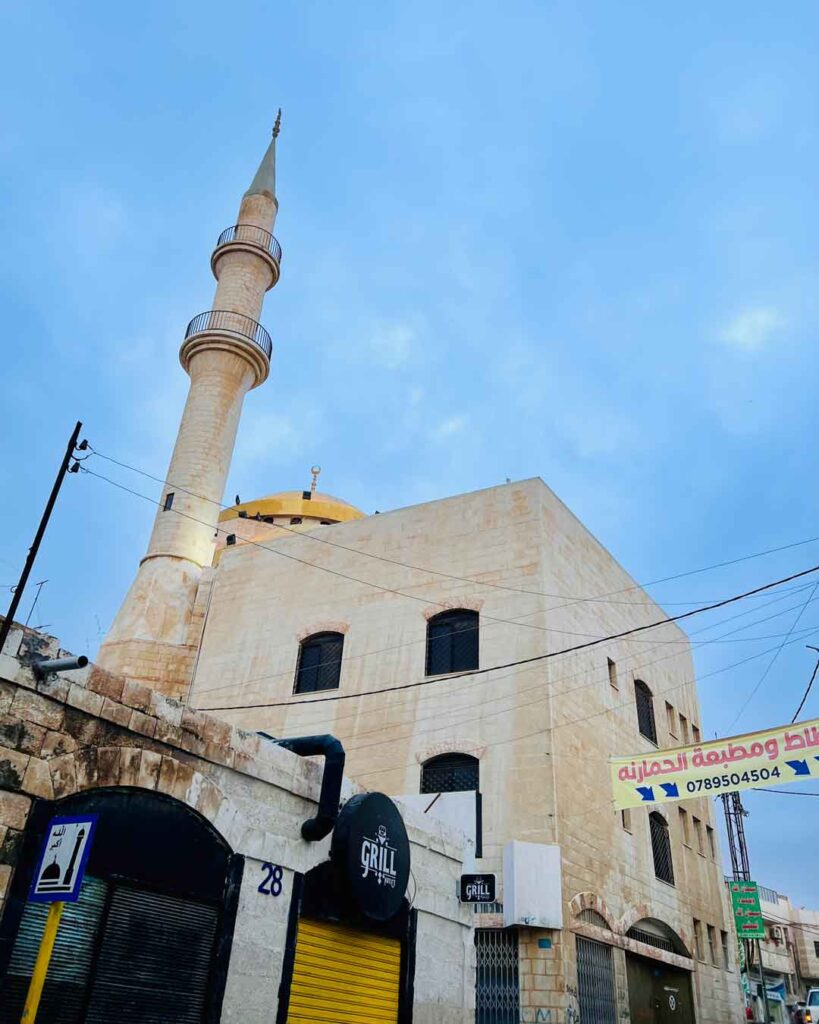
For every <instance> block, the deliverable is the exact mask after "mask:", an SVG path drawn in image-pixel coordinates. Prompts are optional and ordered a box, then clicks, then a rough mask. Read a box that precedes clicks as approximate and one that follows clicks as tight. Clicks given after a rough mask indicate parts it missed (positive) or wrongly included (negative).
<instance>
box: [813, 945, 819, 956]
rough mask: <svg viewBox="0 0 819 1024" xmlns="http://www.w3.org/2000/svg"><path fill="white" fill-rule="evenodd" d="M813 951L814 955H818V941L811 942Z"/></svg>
mask: <svg viewBox="0 0 819 1024" xmlns="http://www.w3.org/2000/svg"><path fill="white" fill-rule="evenodd" d="M813 953H814V956H819V942H814V944H813Z"/></svg>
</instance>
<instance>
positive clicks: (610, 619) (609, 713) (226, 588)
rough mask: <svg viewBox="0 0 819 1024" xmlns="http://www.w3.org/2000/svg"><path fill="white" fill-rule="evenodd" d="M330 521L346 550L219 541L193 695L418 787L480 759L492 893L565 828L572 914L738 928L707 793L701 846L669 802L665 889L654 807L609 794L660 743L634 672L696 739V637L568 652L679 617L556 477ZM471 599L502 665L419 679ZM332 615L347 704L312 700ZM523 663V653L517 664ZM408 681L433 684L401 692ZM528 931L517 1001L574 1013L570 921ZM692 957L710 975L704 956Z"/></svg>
mask: <svg viewBox="0 0 819 1024" xmlns="http://www.w3.org/2000/svg"><path fill="white" fill-rule="evenodd" d="M321 536H322V537H326V538H327V539H330V540H332V542H333V544H332V545H326V544H319V543H317V542H316V541H315V540H314V539H311V537H310V535H309V534H305V535H304V536H289V537H286V538H280V539H277V538H275V537H273V538H271V539H270V541H266V544H267V545H268V546H269V547H271V548H273V549H275V550H274V551H265V550H262V549H260V548H257V547H254V546H252V545H249V546H245V547H236V548H231V549H229V550H226V551H225V552H224V554H223V556H222V559H221V561H220V563H219V566H218V568H217V569H216V571H215V574H214V584H213V591H212V599H211V605H210V611H209V615H208V621H207V625H206V628H205V632H204V635H203V641H202V648H201V652H200V657H199V663H198V666H197V670H196V676H195V679H194V682H193V686H192V694H191V701H192V703H193V704H194V705H195V706H198V707H202V708H221V709H226V708H235V709H236V710H220V711H219V712H218V713H219V714H222V715H225V716H226V717H228V718H229V719H230V720H231V721H233V722H234V723H236V724H241V725H245V726H249V725H250V724H251V723H253V724H254V726H255V727H257V728H263V729H265V730H266V731H270V732H272V733H273V734H274V735H281V734H285V733H287V732H304V733H306V732H322V731H331V732H333V733H334V734H336V735H338V736H339V737H340V738H342V740H343V741H344V743H345V746H346V747H347V749H348V751H349V761H348V765H349V769H350V773H351V775H352V776H353V777H354V778H356V779H357V780H358V781H360V782H361V783H363V784H365V785H368V786H369V785H377V786H378V787H380V788H382V789H384V791H385V792H390V793H417V792H418V791H419V782H420V770H421V764H422V763H423V762H424V761H425V760H426V759H428V758H429V757H432V756H434V755H436V754H439V753H444V752H449V751H460V752H464V753H469V754H471V755H473V756H474V757H476V758H478V759H479V765H480V789H481V792H482V794H483V823H484V856H483V860H482V861H480V870H486V871H494V872H495V873H496V874H497V875H498V876H499V883H500V885H499V897H498V898H499V899H500V900H502V898H503V895H502V893H503V880H502V863H501V852H502V849H503V845H504V844H505V843H506V842H507V841H509V840H511V839H521V840H526V841H529V842H542V843H558V844H559V845H560V847H561V851H562V857H563V896H564V906H565V907H568V906H569V905H570V903H571V901H572V899H573V898H574V897H575V896H576V895H577V894H579V893H592V894H594V895H595V896H596V897H598V898H600V899H603V900H604V901H605V902H606V903H607V904H608V905H609V907H610V909H611V913H612V915H613V916H614V918H615V919H617V920H623V919H624V915H626V914H627V912H629V911H630V910H631V909H633V908H635V907H639V908H642V910H643V915H644V916H647V917H654V918H657V919H659V920H662V921H663V922H665V923H666V924H667V925H668V926H669V927H670V928H672V929H673V930H674V931H675V932H676V933H677V934H678V935H679V936H680V937H681V939H682V941H683V942H684V943H685V945H686V947H687V948H688V949H689V951H691V950H692V949H693V946H692V942H693V922H694V920H695V919H697V920H698V921H700V922H701V925H702V927H703V929H704V928H705V927H706V926H707V925H711V926H712V927H713V928H715V929H716V933H717V934H719V932H720V931H722V930H724V931H726V932H728V933H729V934H730V932H731V928H732V924H731V919H730V915H729V914H728V912H727V908H726V903H725V893H724V886H723V883H722V865H721V863H720V855H719V849H718V846H717V845H716V844H715V845H714V849H713V850H712V849H711V847H710V845H709V841H708V831H707V830H708V829H711V830H715V828H716V823H715V819H714V812H713V808H712V806H711V804H710V802H709V801H706V800H692V801H684V802H683V803H681V804H680V805H679V808H684V810H685V813H686V815H687V816H688V818H687V820H688V828H689V837H688V840H687V841H686V839H685V837H684V836H683V820H684V819H683V818H682V817H681V816H680V811H679V808H678V806H677V805H670V807H669V808H668V809H667V810H666V811H664V813H666V815H667V818H668V821H669V828H670V835H671V843H672V856H673V862H674V872H675V884H674V885H673V886H671V885H667V884H666V883H664V882H661V881H659V880H658V879H657V878H656V877H655V871H654V864H653V859H652V854H651V845H650V840H649V832H648V815H647V813H646V812H645V811H643V810H640V809H635V810H634V811H633V812H631V813H630V814H629V815H628V816H627V820H624V819H623V818H622V817H621V815H620V814H619V812H615V811H614V810H613V807H612V801H611V797H610V783H609V773H608V758H609V756H610V755H612V754H629V753H638V752H641V751H645V750H648V749H656V748H654V747H653V745H652V744H651V742H650V741H648V740H646V739H645V738H644V737H642V736H641V735H640V733H639V730H638V727H637V716H636V709H635V702H634V682H635V679H638V678H639V679H642V680H643V681H644V682H645V683H646V684H647V685H648V686H649V688H650V689H651V691H652V693H653V695H654V711H655V719H656V723H657V730H658V745H659V746H661V747H668V746H671V747H673V746H678V745H680V744H681V743H684V742H688V741H690V740H692V739H695V738H696V733H695V731H694V730H695V728H696V729H702V728H703V723H702V721H701V716H700V711H699V704H698V700H697V694H696V684H695V681H694V668H693V663H692V659H691V654H690V648H689V643H688V639H687V637H686V636H685V634H684V633H683V632H682V631H681V630H679V629H678V628H677V627H676V626H673V625H665V626H662V627H661V628H657V629H652V630H651V631H650V632H648V633H645V634H638V635H636V636H634V637H631V638H623V639H621V640H615V641H608V642H606V643H605V644H601V645H599V646H594V647H589V648H586V649H584V650H582V651H577V652H575V653H571V654H564V653H558V652H562V651H564V649H565V648H568V647H573V646H576V645H579V644H583V643H587V642H588V641H590V640H595V639H599V638H603V637H607V636H610V635H614V634H619V633H622V632H625V631H627V630H631V629H634V628H636V627H640V626H645V625H647V624H650V623H654V622H656V621H658V620H662V619H663V618H664V617H665V613H664V612H663V610H662V609H661V608H660V607H659V606H658V605H657V604H656V603H655V602H654V601H653V600H652V599H651V597H650V595H648V594H647V593H646V592H645V591H643V590H642V589H641V588H640V587H639V586H638V585H637V584H636V583H635V581H634V580H633V579H632V578H631V577H630V576H629V575H628V573H626V572H625V571H624V570H623V569H622V567H621V566H619V565H618V564H617V562H616V561H615V560H614V559H613V558H612V556H611V555H610V554H609V552H608V551H606V549H605V548H604V547H603V546H602V545H601V544H600V543H599V541H597V540H596V539H595V538H594V537H593V536H592V535H591V534H590V533H589V532H588V530H586V529H585V527H584V526H583V525H582V524H581V523H580V522H579V521H578V520H577V519H576V517H574V516H573V515H572V513H571V512H570V511H569V510H568V509H567V508H566V507H565V506H564V505H563V504H562V503H561V502H560V501H559V499H558V498H557V497H556V496H555V495H554V494H553V493H552V492H551V491H550V490H549V489H548V488H547V487H546V486H545V485H544V484H543V482H542V481H540V480H537V479H535V480H528V481H523V482H521V483H516V484H510V485H505V486H501V487H495V488H490V489H488V490H485V491H479V492H475V493H473V494H465V495H459V496H457V497H453V498H447V499H444V500H441V501H436V502H429V503H427V504H424V505H419V506H415V507H413V508H408V509H400V510H397V511H395V512H389V513H386V514H383V515H379V516H372V517H369V518H368V519H364V520H358V521H356V522H351V523H344V524H338V525H335V526H329V527H325V528H324V529H323V531H322V533H321ZM336 545H338V546H336ZM277 551H280V552H281V553H282V554H283V555H285V556H289V557H284V558H282V557H278V556H277V554H276V553H275V552H277ZM372 556H376V557H372ZM378 556H381V557H382V559H383V560H379V557H378ZM305 561H307V562H314V563H316V564H317V566H318V567H317V568H313V567H312V566H310V565H305V564H304V562H305ZM322 568H324V569H329V570H330V571H329V572H326V571H322ZM368 583H369V584H376V586H372V585H368ZM458 607H466V608H471V609H473V610H475V611H478V612H479V614H480V623H481V624H480V644H479V646H480V666H481V667H482V668H483V667H488V666H508V667H505V668H499V669H498V670H497V671H493V672H488V673H485V674H480V673H479V674H476V675H470V676H467V677H466V678H455V679H447V678H446V677H439V678H435V679H431V680H428V681H427V680H425V677H424V671H425V665H424V652H425V636H426V622H427V619H428V618H429V617H430V616H431V615H433V614H435V613H436V612H438V611H440V610H442V609H444V608H458ZM324 629H333V630H337V631H339V632H342V633H343V634H344V654H343V661H342V668H341V679H340V689H339V696H341V697H342V699H340V700H330V701H329V702H326V701H324V700H323V698H325V697H327V696H331V697H332V696H333V695H331V694H318V695H315V697H314V700H311V702H309V703H305V702H303V701H304V699H303V698H302V699H301V701H302V702H301V703H299V701H300V698H298V697H294V696H293V684H294V678H295V672H296V664H297V658H298V645H299V641H300V639H302V638H303V637H305V636H307V635H309V634H310V633H312V632H318V631H320V630H324ZM543 655H548V657H547V658H545V659H543V658H542V657H541V656H543ZM528 659H536V660H528ZM518 661H523V662H524V664H520V665H511V664H510V663H513V662H518ZM415 683H420V684H422V685H410V686H409V687H408V686H407V684H415ZM375 690H377V691H380V692H379V693H377V694H373V695H372V696H363V695H362V696H360V697H357V696H355V695H356V694H358V693H363V692H364V691H375ZM390 690H394V692H390ZM385 691H386V692H385ZM313 696H314V695H310V697H311V698H313ZM297 703H299V706H295V705H296V704H297ZM666 705H668V708H667V707H666ZM669 709H670V710H669ZM683 728H684V729H685V733H683ZM694 819H696V820H697V822H698V823H699V828H700V830H701V835H702V840H703V847H702V852H700V849H699V847H698V845H697V844H696V843H695V841H694V838H693V835H694V831H693V830H694V824H695V822H694ZM715 834H716V833H715V832H713V831H712V837H713V835H715ZM636 920H637V919H636V918H633V919H632V920H631V921H630V922H629V926H630V925H631V924H633V923H635V921H636ZM487 923H488V922H487V921H483V920H481V921H480V924H481V925H482V926H485V925H486V924H487ZM567 927H570V926H567ZM625 930H627V928H626V929H625ZM565 931H566V930H565V929H564V932H565ZM536 938H537V937H536V936H535V935H529V934H528V933H525V932H523V933H522V949H523V950H524V953H525V955H523V959H522V961H521V972H522V973H521V977H522V980H523V986H524V993H523V1001H524V1005H526V1006H528V1007H532V1006H534V1005H535V1004H534V1003H532V1002H531V999H532V998H538V999H539V998H540V997H539V996H537V997H533V996H532V993H533V992H545V993H551V995H550V997H549V999H550V1001H548V1002H540V1003H537V1005H543V1006H549V1007H551V1008H552V1009H553V1010H554V1011H555V1012H559V1013H560V1014H563V1017H560V1018H559V1019H560V1020H561V1021H562V1020H563V1019H564V1017H565V1015H566V1014H569V1015H570V1014H571V1012H572V992H571V990H572V989H576V984H577V981H576V967H575V961H574V957H575V954H574V943H573V939H572V937H571V934H568V937H567V934H563V935H561V936H557V937H556V938H555V941H554V943H553V946H552V950H553V952H550V954H549V955H545V954H544V952H543V950H541V949H540V948H539V947H537V942H536ZM533 943H534V945H533ZM530 951H531V953H532V956H531V957H530V956H529V952H530ZM686 963H687V965H688V968H689V969H691V968H693V969H694V970H695V971H700V970H701V971H702V976H703V977H705V974H706V968H704V967H703V968H702V969H700V967H699V966H698V964H697V963H694V962H693V961H692V960H691V958H687V959H686ZM555 964H559V965H560V969H559V970H557V969H556V968H555V966H554V965H555ZM547 965H551V966H550V967H549V968H548V971H547ZM623 970H624V961H623ZM708 970H711V968H708ZM552 971H554V972H555V973H551V972H552ZM535 977H541V980H539V981H538V982H535V981H534V978H535ZM547 977H548V978H551V979H553V980H552V981H549V982H547V981H545V980H542V979H543V978H547ZM698 977H699V975H698ZM624 978H625V976H624V975H623V978H622V979H621V983H622V986H624V985H625V980H624ZM549 985H551V986H552V987H551V989H550V988H549V987H548V986H549ZM698 985H699V986H700V988H699V990H701V993H702V1000H703V1002H702V1005H701V1007H700V1019H701V1020H703V1021H705V1022H708V1021H712V1020H713V1021H715V1022H716V1021H717V1020H720V1019H724V1018H721V1017H720V1014H721V1013H722V1009H721V1007H722V1004H723V1002H724V1001H725V1000H728V1001H730V999H732V998H734V997H736V1000H737V1005H739V1002H738V1000H739V995H738V986H737V976H736V974H735V973H733V974H732V972H731V971H725V970H722V973H721V974H715V976H714V978H713V979H711V980H709V981H708V982H707V984H706V983H705V982H703V983H702V984H700V983H699V982H698ZM536 986H537V987H536ZM552 996H553V998H552ZM553 1019H557V1018H553Z"/></svg>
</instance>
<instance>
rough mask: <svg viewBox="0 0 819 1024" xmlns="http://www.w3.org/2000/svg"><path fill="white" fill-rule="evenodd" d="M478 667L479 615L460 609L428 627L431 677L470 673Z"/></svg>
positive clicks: (428, 668)
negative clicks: (470, 670) (448, 673)
mask: <svg viewBox="0 0 819 1024" xmlns="http://www.w3.org/2000/svg"><path fill="white" fill-rule="evenodd" d="M477 667H478V613H477V612H472V611H468V610H467V609H465V608H459V609H457V610H455V611H447V612H441V614H440V615H436V616H434V617H433V618H431V619H430V620H429V623H428V624H427V673H426V674H427V675H428V676H438V675H442V674H443V673H445V672H467V671H469V669H472V668H477Z"/></svg>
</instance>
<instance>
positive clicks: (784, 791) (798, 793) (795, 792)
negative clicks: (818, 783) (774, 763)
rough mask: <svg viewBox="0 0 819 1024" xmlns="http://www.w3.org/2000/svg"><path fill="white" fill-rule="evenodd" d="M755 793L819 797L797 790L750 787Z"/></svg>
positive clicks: (816, 794) (815, 794)
mask: <svg viewBox="0 0 819 1024" xmlns="http://www.w3.org/2000/svg"><path fill="white" fill-rule="evenodd" d="M751 789H752V790H754V792H755V793H779V794H780V795H781V796H819V793H805V792H804V791H803V790H799V789H765V787H764V786H751Z"/></svg>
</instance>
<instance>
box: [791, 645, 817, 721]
mask: <svg viewBox="0 0 819 1024" xmlns="http://www.w3.org/2000/svg"><path fill="white" fill-rule="evenodd" d="M817 671H819V658H817V659H816V664H815V665H814V666H813V672H812V673H811V677H810V682H809V683H808V685H807V687H806V689H805V692H804V693H803V694H802V700H800V701H799V707H798V708H797V709H796V711H794V713H793V718H792V719H791V725H793V723H794V722H795V721H796V719H797V718H798V717H799V712H800V711H801V710H802V708H803V707H804V706H805V701H806V700H807V699H808V694H809V693H810V691H811V688H812V686H813V681H814V679H815V678H816V673H817Z"/></svg>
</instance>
